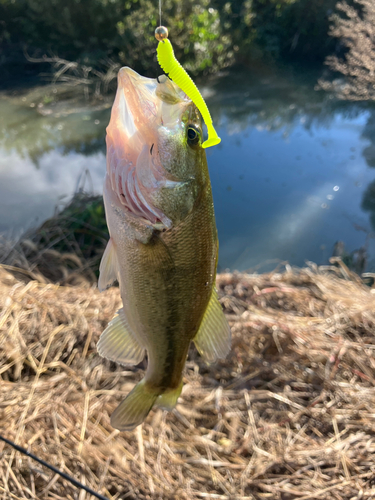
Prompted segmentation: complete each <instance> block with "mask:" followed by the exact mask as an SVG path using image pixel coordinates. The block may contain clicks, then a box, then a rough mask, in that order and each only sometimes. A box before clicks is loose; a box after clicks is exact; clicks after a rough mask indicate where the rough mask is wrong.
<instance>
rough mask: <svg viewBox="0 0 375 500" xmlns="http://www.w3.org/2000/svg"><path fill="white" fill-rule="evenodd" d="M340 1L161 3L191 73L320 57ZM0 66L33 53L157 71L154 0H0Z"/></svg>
mask: <svg viewBox="0 0 375 500" xmlns="http://www.w3.org/2000/svg"><path fill="white" fill-rule="evenodd" d="M336 2H337V0H314V1H311V0H237V1H225V0H201V1H200V2H197V1H196V0H164V1H163V17H162V22H163V24H165V25H166V26H168V27H169V28H170V32H171V39H172V40H173V44H174V47H175V51H176V56H177V58H178V59H179V60H180V61H181V62H182V63H183V64H184V66H185V67H186V68H187V69H188V70H189V71H190V72H191V73H193V74H196V73H202V72H203V73H207V72H214V71H217V70H219V69H221V68H223V67H226V66H228V65H229V64H231V63H233V62H235V61H240V62H244V61H249V60H251V59H254V58H255V59H259V58H264V57H265V56H267V57H272V58H274V59H279V58H282V59H296V60H306V59H308V60H312V61H317V62H322V61H323V60H324V58H325V56H327V55H328V54H329V53H331V52H332V49H333V48H334V45H333V44H334V43H336V42H335V41H334V40H333V39H332V38H330V37H329V35H328V30H329V22H330V21H329V18H330V15H331V14H332V12H333V9H334V8H335V5H336ZM0 19H1V23H0V47H1V48H0V64H1V63H2V64H3V65H4V64H5V66H6V68H7V71H8V72H11V71H16V69H17V66H16V67H14V66H12V65H11V63H14V62H17V61H18V62H20V61H25V59H24V55H23V50H24V48H26V50H27V52H28V53H29V54H30V55H33V56H43V54H48V55H51V54H54V55H57V56H58V57H60V58H64V59H67V60H72V61H79V62H81V63H82V64H85V65H94V66H96V65H98V64H99V63H103V61H108V59H111V60H112V61H115V62H116V63H120V64H122V65H128V66H131V67H133V68H134V69H135V70H137V71H142V72H146V74H147V72H149V73H152V74H154V72H155V71H156V70H157V68H158V66H157V62H156V58H155V47H156V42H155V39H154V35H153V32H154V29H155V27H156V26H157V25H158V24H159V21H158V2H157V0H0Z"/></svg>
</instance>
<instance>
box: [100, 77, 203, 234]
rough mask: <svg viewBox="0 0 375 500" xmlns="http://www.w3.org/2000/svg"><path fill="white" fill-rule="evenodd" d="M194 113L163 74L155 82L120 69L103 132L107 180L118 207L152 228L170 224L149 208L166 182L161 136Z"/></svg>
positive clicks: (185, 98)
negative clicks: (116, 87) (120, 206)
mask: <svg viewBox="0 0 375 500" xmlns="http://www.w3.org/2000/svg"><path fill="white" fill-rule="evenodd" d="M193 109H194V110H195V106H194V105H193V104H192V102H191V100H190V99H189V98H188V97H187V96H186V94H185V93H184V92H183V91H182V90H181V89H180V88H179V87H178V86H177V85H176V84H175V83H173V82H172V81H171V80H169V78H167V77H166V76H165V75H163V76H161V77H158V78H155V79H153V78H146V77H144V76H141V75H139V74H138V73H136V72H135V71H133V70H132V69H131V68H127V67H126V68H121V69H120V71H119V74H118V89H117V93H116V97H115V102H114V104H113V108H112V114H111V120H110V123H109V125H108V127H107V137H106V142H107V175H108V177H109V180H110V185H111V188H112V191H113V192H114V193H115V194H116V195H117V198H118V200H119V202H120V203H121V205H122V206H123V207H124V208H125V209H126V210H127V211H129V212H130V213H131V214H132V215H133V216H135V217H140V218H142V219H144V220H146V222H148V223H150V224H153V225H155V226H159V225H160V224H161V225H162V226H163V227H165V228H170V227H171V225H172V223H171V221H170V219H169V218H168V217H166V216H165V214H163V212H162V211H161V210H160V209H158V208H157V207H155V206H154V204H153V203H152V199H153V194H154V193H155V191H157V190H159V189H160V188H161V187H163V186H165V185H166V184H167V183H168V182H169V181H170V179H168V174H167V172H166V169H165V168H164V167H163V165H162V163H161V161H160V155H159V154H158V151H159V142H160V131H161V130H163V131H164V135H168V134H169V135H173V133H174V132H175V131H176V132H178V130H179V129H180V130H181V123H183V121H186V119H187V118H186V117H187V116H188V115H190V114H191V113H192V112H193V111H192V110H193ZM172 180H173V179H172Z"/></svg>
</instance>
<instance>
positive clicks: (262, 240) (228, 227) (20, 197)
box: [0, 73, 375, 270]
mask: <svg viewBox="0 0 375 500" xmlns="http://www.w3.org/2000/svg"><path fill="white" fill-rule="evenodd" d="M313 84H314V81H313V80H312V79H310V80H309V79H306V78H305V79H302V78H301V76H299V77H298V75H297V77H296V76H295V75H290V74H288V73H287V74H277V75H276V74H266V75H264V74H263V75H258V76H255V75H254V74H252V75H250V74H242V75H239V74H236V76H235V77H234V76H233V75H228V76H227V77H224V78H220V79H218V80H215V81H213V82H211V84H210V85H208V86H207V87H206V88H205V89H204V90H205V92H206V94H207V95H208V96H209V98H208V102H209V106H210V109H211V111H212V114H213V118H214V121H215V122H216V123H217V124H218V127H217V128H218V132H219V134H220V136H221V138H222V143H221V144H220V145H219V146H218V147H215V148H211V149H209V150H207V154H208V162H209V168H210V174H211V181H212V187H213V193H214V202H215V210H216V217H217V226H218V231H219V238H220V262H219V265H220V269H224V268H231V269H239V270H244V269H248V268H255V267H256V266H259V265H263V267H262V269H265V268H266V267H267V266H266V267H264V264H265V263H266V262H267V261H269V260H274V259H280V260H288V261H289V262H290V263H292V264H295V265H303V264H304V262H305V260H312V261H315V262H317V263H324V262H327V261H328V258H329V257H330V256H331V255H332V249H333V245H334V243H335V242H336V241H337V240H343V241H344V242H345V245H346V247H347V249H348V250H349V251H352V250H354V249H356V248H359V247H360V246H362V245H364V244H365V242H366V241H367V244H368V251H369V254H370V257H371V258H370V263H369V266H368V268H369V269H373V268H375V263H374V262H373V261H371V259H373V258H374V256H375V244H374V240H373V239H372V238H371V232H372V231H373V228H372V227H371V216H372V220H373V221H374V222H375V217H374V214H375V187H374V189H372V188H371V186H372V184H371V183H372V182H374V179H375V171H374V170H373V169H372V168H371V167H372V166H375V146H374V145H375V125H374V123H375V118H374V116H375V112H374V111H373V110H371V108H369V109H367V110H366V109H363V108H360V107H359V106H358V105H351V104H347V103H337V102H334V101H332V100H329V99H327V97H326V96H324V95H322V94H321V93H317V92H315V91H314V90H313ZM39 93H40V89H39ZM37 96H38V94H37V91H35V92H34V94H31V95H30V94H29V95H27V97H26V99H24V98H22V97H18V96H17V97H12V98H9V97H6V98H5V97H4V96H2V98H1V99H0V112H1V114H2V116H4V117H5V120H4V122H3V124H2V125H0V232H8V233H9V232H10V233H11V234H13V235H17V234H19V233H20V232H21V231H22V230H25V229H27V228H28V227H30V226H32V225H36V224H39V223H41V222H42V221H43V220H44V219H45V218H48V217H50V216H51V215H52V214H53V212H54V209H55V206H56V205H57V204H58V203H60V200H61V199H62V198H63V197H65V198H64V199H65V200H66V199H68V198H69V197H70V196H71V195H72V193H73V192H74V191H75V189H76V188H77V182H78V179H79V177H80V176H82V173H83V172H84V171H85V170H88V171H89V172H90V178H91V183H92V188H93V190H94V192H95V193H100V192H101V190H102V183H103V176H104V172H105V156H104V134H105V126H106V124H107V123H108V119H109V108H108V105H107V104H106V103H104V104H105V105H104V106H102V107H101V108H90V107H87V106H86V107H85V106H82V107H81V109H80V110H78V112H74V113H73V112H70V111H71V109H74V108H72V105H70V107H69V105H66V103H65V104H64V103H63V102H62V103H61V102H60V103H58V104H57V105H56V106H55V107H51V108H49V107H48V106H46V108H47V111H46V112H45V116H42V115H41V114H40V111H41V109H39V112H38V109H36V108H37V104H35V103H37V102H38V97H37ZM22 99H24V100H22ZM32 104H34V106H31V105H32ZM49 109H52V112H51V114H46V113H48V112H49V111H48V110H49ZM42 111H43V112H44V108H43V109H42ZM369 165H370V166H369ZM369 186H370V188H369ZM86 187H89V186H88V185H87V184H86ZM364 198H366V202H363V199H364ZM373 200H374V201H373ZM362 204H364V206H365V207H366V209H367V210H369V211H364V210H363V208H362ZM274 266H275V264H274V263H273V264H269V265H268V267H267V268H270V267H274Z"/></svg>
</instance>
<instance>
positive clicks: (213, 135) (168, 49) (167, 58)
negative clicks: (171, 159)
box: [155, 26, 221, 148]
mask: <svg viewBox="0 0 375 500" xmlns="http://www.w3.org/2000/svg"><path fill="white" fill-rule="evenodd" d="M155 37H156V39H157V40H158V41H159V44H158V48H157V57H158V61H159V64H160V66H161V67H162V69H163V70H164V71H165V72H166V73H167V74H168V75H169V77H170V78H171V79H172V80H173V81H174V82H175V83H176V85H178V86H179V87H180V89H181V90H183V91H184V92H185V94H186V95H187V96H189V97H190V99H191V100H192V101H193V102H194V104H195V105H196V106H197V108H198V109H199V111H200V112H201V115H202V117H203V120H204V122H205V124H206V125H207V131H208V139H207V141H204V143H203V144H202V148H209V147H211V146H215V145H216V144H219V142H220V141H221V139H220V137H219V136H218V135H217V132H216V130H215V128H214V126H213V124H212V118H211V115H210V112H209V111H208V107H207V104H206V103H205V101H204V99H203V97H202V95H201V93H200V92H199V90H198V89H197V87H196V85H195V83H194V82H193V80H192V79H191V78H190V76H189V75H188V74H187V73H186V71H185V70H184V68H183V67H182V66H181V64H180V63H179V62H178V61H177V59H176V57H175V55H174V52H173V47H172V44H171V42H170V41H169V40H168V30H167V28H165V27H164V26H159V27H158V28H156V30H155Z"/></svg>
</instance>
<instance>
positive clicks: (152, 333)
mask: <svg viewBox="0 0 375 500" xmlns="http://www.w3.org/2000/svg"><path fill="white" fill-rule="evenodd" d="M108 208H109V211H111V208H110V207H108ZM107 218H108V225H109V228H110V233H111V237H112V238H113V240H114V244H115V247H116V253H117V258H118V265H119V275H120V288H121V297H122V300H123V304H124V312H125V315H126V317H127V320H128V323H129V325H130V326H131V328H132V330H133V331H134V332H136V335H138V336H139V338H141V339H142V343H143V345H144V346H145V349H146V350H147V354H148V368H147V372H146V377H145V383H146V384H147V386H148V388H149V389H150V390H152V391H154V392H155V393H157V394H162V393H164V392H165V391H167V390H170V389H172V390H173V389H177V388H178V387H179V386H180V385H181V379H182V371H183V368H184V364H185V360H186V356H187V352H188V349H189V345H190V342H191V340H192V339H193V338H194V337H195V335H196V333H197V331H198V329H199V326H200V324H201V321H202V318H203V315H204V313H205V310H206V308H207V305H208V302H209V300H210V297H211V294H212V289H213V286H214V280H215V270H216V259H217V247H218V242H217V233H216V226H215V219H214V213H213V202H212V195H211V189H210V186H208V187H207V189H206V190H205V192H204V193H203V195H202V196H201V197H200V200H199V202H197V204H196V206H195V207H194V209H193V210H192V211H191V213H190V214H189V215H188V216H187V217H186V218H185V219H184V220H183V221H182V222H181V223H180V224H179V225H178V226H177V227H173V228H172V229H170V230H167V231H164V232H163V231H157V230H149V239H148V241H147V243H144V242H141V241H139V239H137V238H134V237H133V234H134V233H133V228H132V220H131V219H130V218H129V217H128V216H127V215H126V214H123V215H119V213H118V211H117V212H116V211H114V212H113V210H112V216H109V217H108V213H107Z"/></svg>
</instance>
